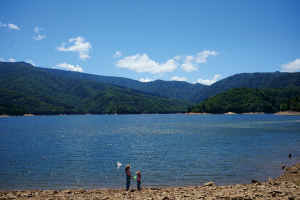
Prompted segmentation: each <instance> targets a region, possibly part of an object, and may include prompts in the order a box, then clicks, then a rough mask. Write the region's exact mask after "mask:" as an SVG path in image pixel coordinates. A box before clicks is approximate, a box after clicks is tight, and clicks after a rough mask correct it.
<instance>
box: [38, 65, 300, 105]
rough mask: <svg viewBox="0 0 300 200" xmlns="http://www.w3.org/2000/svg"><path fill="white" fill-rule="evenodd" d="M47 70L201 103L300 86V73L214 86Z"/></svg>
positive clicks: (246, 77) (252, 76)
mask: <svg viewBox="0 0 300 200" xmlns="http://www.w3.org/2000/svg"><path fill="white" fill-rule="evenodd" d="M39 69H41V70H43V71H46V72H49V73H52V74H55V75H59V76H62V77H67V78H71V79H76V80H78V79H79V80H92V81H97V82H101V83H109V84H114V85H118V86H123V87H127V88H132V89H135V90H139V91H142V92H147V93H149V94H154V95H159V96H164V97H167V98H169V99H181V100H186V101H189V102H193V103H199V102H202V101H204V100H205V99H207V98H209V97H212V96H215V95H217V94H219V93H221V92H225V91H228V90H230V89H234V88H239V87H246V88H253V89H270V88H277V89H278V88H286V87H289V88H291V87H297V86H300V73H299V72H298V73H281V72H275V73H242V74H236V75H233V76H230V77H228V78H225V79H222V80H220V81H218V82H216V83H214V84H213V85H211V86H206V85H202V84H199V83H197V84H190V83H187V82H182V81H162V80H156V81H152V82H148V83H142V82H140V81H136V80H131V79H128V78H121V77H109V76H99V75H92V74H85V73H78V72H69V71H63V70H57V69H46V68H39Z"/></svg>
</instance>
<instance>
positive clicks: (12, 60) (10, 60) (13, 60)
mask: <svg viewBox="0 0 300 200" xmlns="http://www.w3.org/2000/svg"><path fill="white" fill-rule="evenodd" d="M8 60H9V62H16V60H15V59H13V58H10V59H8Z"/></svg>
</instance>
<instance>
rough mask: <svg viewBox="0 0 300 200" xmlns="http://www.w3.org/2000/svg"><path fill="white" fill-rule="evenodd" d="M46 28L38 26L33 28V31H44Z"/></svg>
mask: <svg viewBox="0 0 300 200" xmlns="http://www.w3.org/2000/svg"><path fill="white" fill-rule="evenodd" d="M44 30H45V29H43V28H39V27H38V26H36V27H35V28H34V29H33V31H34V32H36V33H38V32H39V31H44Z"/></svg>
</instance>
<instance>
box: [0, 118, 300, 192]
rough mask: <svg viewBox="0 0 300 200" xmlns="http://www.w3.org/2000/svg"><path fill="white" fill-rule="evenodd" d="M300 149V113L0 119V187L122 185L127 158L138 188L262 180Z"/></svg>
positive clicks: (295, 160) (277, 172)
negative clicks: (137, 176) (138, 181)
mask: <svg viewBox="0 0 300 200" xmlns="http://www.w3.org/2000/svg"><path fill="white" fill-rule="evenodd" d="M299 147H300V116H275V115H175V114H174V115H86V116H84V115H79V116H34V117H8V118H6V117H2V118H0V163H1V164H0V190H7V189H8V190H13V189H65V188H85V189H93V188H125V173H124V167H125V165H126V164H130V165H131V166H132V168H131V172H132V174H134V173H135V172H136V171H141V175H142V187H151V186H154V187H174V186H190V185H202V184H203V183H205V182H208V181H213V182H214V183H215V184H219V185H220V184H237V183H249V182H251V180H252V179H256V180H259V181H266V180H267V179H268V176H270V177H271V178H275V177H277V176H278V175H280V174H281V173H282V170H281V167H282V166H283V165H292V164H295V163H299V161H300V151H299V150H300V149H299ZM289 153H291V154H292V158H288V155H289ZM117 161H119V162H121V163H122V164H123V165H122V166H121V168H120V170H118V169H117ZM131 187H133V188H135V187H136V182H135V181H132V183H131Z"/></svg>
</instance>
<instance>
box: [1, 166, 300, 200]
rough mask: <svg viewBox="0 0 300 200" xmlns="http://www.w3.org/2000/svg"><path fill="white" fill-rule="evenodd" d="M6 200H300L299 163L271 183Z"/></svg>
mask: <svg viewBox="0 0 300 200" xmlns="http://www.w3.org/2000/svg"><path fill="white" fill-rule="evenodd" d="M4 199H32V200H37V199H44V200H55V199H68V200H71V199H74V200H77V199H78V200H79V199H92V200H102V199H103V200H104V199H106V200H110V199H121V200H122V199H147V200H156V199H158V200H167V199H173V200H179V199H186V200H187V199H207V200H213V199H224V200H252V199H253V200H254V199H270V200H271V199H272V200H273V199H276V200H277V199H280V200H281V199H286V200H300V163H299V164H297V165H294V166H292V167H286V168H285V169H284V173H283V174H282V175H281V176H280V177H279V178H277V179H275V180H271V179H269V181H268V182H261V183H260V182H255V181H254V180H253V183H249V184H238V185H225V186H215V185H214V184H213V183H212V182H210V183H206V184H204V186H190V187H176V188H142V190H141V191H140V192H139V191H137V190H136V189H132V190H130V191H129V192H125V190H124V189H123V190H122V189H119V190H113V189H99V190H83V189H77V190H43V191H42V190H25V191H0V200H4Z"/></svg>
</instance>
